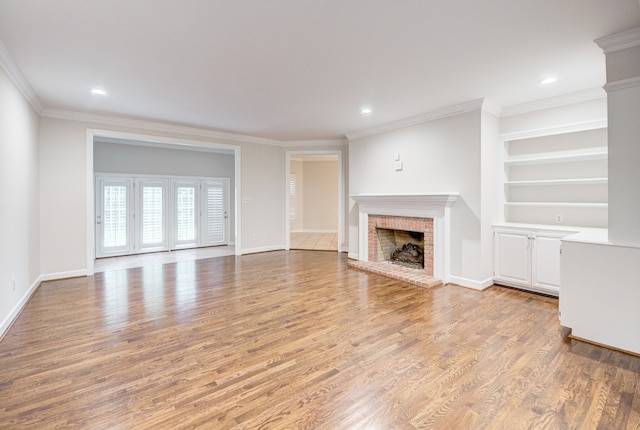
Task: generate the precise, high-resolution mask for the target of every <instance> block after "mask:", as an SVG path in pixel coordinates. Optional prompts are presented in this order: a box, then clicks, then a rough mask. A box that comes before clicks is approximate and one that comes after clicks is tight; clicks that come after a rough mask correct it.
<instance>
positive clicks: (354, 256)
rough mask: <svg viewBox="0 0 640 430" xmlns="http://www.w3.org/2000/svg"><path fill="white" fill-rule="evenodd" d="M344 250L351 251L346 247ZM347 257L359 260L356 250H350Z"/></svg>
mask: <svg viewBox="0 0 640 430" xmlns="http://www.w3.org/2000/svg"><path fill="white" fill-rule="evenodd" d="M344 252H349V249H346V250H345V251H344ZM347 258H349V259H350V260H358V254H356V253H355V252H349V253H348V254H347Z"/></svg>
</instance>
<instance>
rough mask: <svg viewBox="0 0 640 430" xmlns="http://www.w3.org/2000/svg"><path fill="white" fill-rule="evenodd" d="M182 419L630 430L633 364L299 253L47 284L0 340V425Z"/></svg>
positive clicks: (513, 295)
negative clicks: (0, 340)
mask: <svg viewBox="0 0 640 430" xmlns="http://www.w3.org/2000/svg"><path fill="white" fill-rule="evenodd" d="M630 335H637V333H630ZM198 427H200V428H212V429H231V428H233V429H418V428H420V429H423V428H424V429H427V428H434V429H458V428H460V429H524V428H544V429H555V428H558V429H565V428H567V429H595V428H600V429H637V428H640V358H638V357H634V356H630V355H625V354H623V353H620V352H616V351H611V350H607V349H604V348H601V347H597V346H593V345H588V344H585V343H581V342H578V341H572V340H569V339H567V338H566V333H565V332H563V329H561V327H560V326H559V324H558V318H557V300H556V299H553V298H548V297H543V296H538V295H534V294H531V293H527V292H522V291H517V290H511V289H506V288H501V287H492V288H489V289H488V290H486V291H484V292H479V291H474V290H469V289H465V288H461V287H456V286H443V287H436V288H434V289H425V288H421V287H417V286H414V285H411V284H407V283H403V282H400V281H396V280H392V279H389V278H385V277H383V276H380V275H376V274H372V273H366V272H361V271H357V270H352V269H349V268H348V267H347V262H346V258H345V256H344V254H339V253H327V252H314V251H291V252H272V253H264V254H253V255H246V256H243V257H235V256H228V257H219V258H212V259H205V260H198V261H181V262H177V263H171V264H166V265H155V266H147V267H143V268H136V269H128V270H119V271H107V272H104V273H101V274H97V275H96V276H95V277H89V278H76V279H69V280H62V281H53V282H47V283H44V284H43V285H42V286H41V287H40V289H39V290H38V291H37V292H36V294H35V295H34V296H33V297H32V299H31V300H30V302H29V303H28V305H27V307H26V308H25V310H24V311H23V313H22V315H20V317H19V318H18V319H17V321H16V322H15V324H14V325H13V327H12V328H11V329H10V331H9V333H8V334H7V335H6V336H5V338H4V339H3V340H2V342H1V343H0V428H2V429H5V428H6V429H20V428H33V429H49V428H82V429H103V428H119V429H120V428H122V429H125V428H126V429H131V428H153V429H176V428H198Z"/></svg>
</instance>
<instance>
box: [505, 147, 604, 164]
mask: <svg viewBox="0 0 640 430" xmlns="http://www.w3.org/2000/svg"><path fill="white" fill-rule="evenodd" d="M607 156H608V150H607V147H597V148H590V149H588V150H576V151H558V152H548V153H539V154H535V155H520V156H511V157H508V158H507V159H506V160H505V162H504V164H505V165H506V166H524V165H529V164H551V163H568V162H572V161H590V160H603V159H606V158H607Z"/></svg>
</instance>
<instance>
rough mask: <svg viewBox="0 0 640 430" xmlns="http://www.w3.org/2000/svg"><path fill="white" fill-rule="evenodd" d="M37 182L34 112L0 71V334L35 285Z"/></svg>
mask: <svg viewBox="0 0 640 430" xmlns="http://www.w3.org/2000/svg"><path fill="white" fill-rule="evenodd" d="M38 186H39V183H38V115H37V113H36V112H35V111H34V110H33V109H32V107H31V106H30V104H29V103H28V102H27V100H26V99H25V98H24V97H23V96H22V94H21V93H20V91H19V90H18V89H17V88H16V87H15V86H14V85H13V83H12V82H11V80H10V79H9V77H8V76H7V75H6V74H5V73H4V71H3V70H2V69H0V201H2V209H1V210H0V336H2V334H3V333H4V332H5V331H6V329H7V328H8V327H9V325H10V324H11V322H12V321H13V319H14V318H15V317H16V316H17V314H18V313H19V311H20V310H21V308H22V306H24V304H25V302H26V300H27V299H28V297H29V296H30V294H31V292H32V291H33V290H34V289H35V287H37V285H38V283H39V275H40V245H39V243H40V226H39V216H40V212H39V209H38V193H39V191H38ZM14 278H15V289H14V288H13V279H14Z"/></svg>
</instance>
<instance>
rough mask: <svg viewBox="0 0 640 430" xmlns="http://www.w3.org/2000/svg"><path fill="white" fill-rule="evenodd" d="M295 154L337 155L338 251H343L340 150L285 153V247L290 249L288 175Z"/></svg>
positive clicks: (342, 192)
mask: <svg viewBox="0 0 640 430" xmlns="http://www.w3.org/2000/svg"><path fill="white" fill-rule="evenodd" d="M296 155H337V156H338V252H345V251H346V250H344V249H343V248H342V244H343V242H344V219H345V216H344V171H343V166H342V150H340V149H328V150H292V151H287V152H286V154H285V175H284V193H285V198H284V201H285V211H284V234H285V249H286V250H287V251H289V250H290V249H291V222H290V221H291V220H290V218H289V211H290V199H289V176H290V174H291V157H295V156H296Z"/></svg>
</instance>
